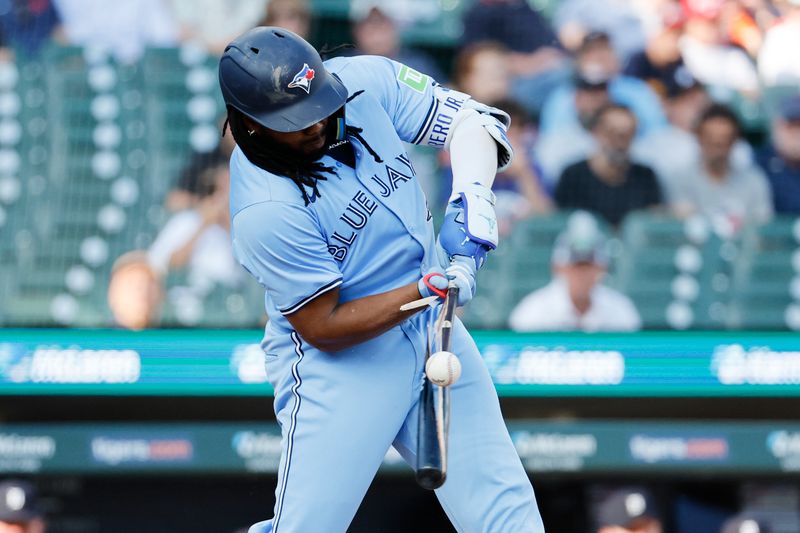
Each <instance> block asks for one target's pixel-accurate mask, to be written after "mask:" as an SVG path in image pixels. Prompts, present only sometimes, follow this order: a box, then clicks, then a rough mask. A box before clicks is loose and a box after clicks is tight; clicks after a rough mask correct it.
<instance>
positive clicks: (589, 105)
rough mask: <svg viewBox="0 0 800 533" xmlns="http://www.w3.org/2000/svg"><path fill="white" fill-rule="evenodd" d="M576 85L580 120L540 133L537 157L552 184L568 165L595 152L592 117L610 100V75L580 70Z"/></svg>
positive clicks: (574, 103)
mask: <svg viewBox="0 0 800 533" xmlns="http://www.w3.org/2000/svg"><path fill="white" fill-rule="evenodd" d="M574 84H575V90H574V93H573V94H574V96H573V105H574V107H575V112H576V114H577V116H578V120H577V121H575V122H574V123H573V122H567V123H565V124H564V125H563V126H560V127H558V128H554V129H553V130H552V131H550V132H547V133H543V132H540V135H539V138H538V141H537V143H536V158H537V161H539V163H540V164H541V165H542V170H543V171H544V178H545V180H547V182H548V183H549V184H550V187H554V186H555V183H557V181H558V178H559V176H561V173H562V172H563V171H564V169H565V168H567V167H568V166H569V165H571V164H573V163H576V162H578V161H580V160H582V159H585V158H587V157H589V155H590V154H591V153H592V152H593V151H594V149H595V142H594V138H593V137H592V134H591V131H590V130H591V124H592V120H593V119H594V117H595V115H596V114H597V112H598V111H599V110H600V109H601V108H602V107H603V106H605V105H607V104H608V103H609V102H610V97H609V94H608V78H606V77H605V76H603V74H602V72H599V73H596V74H594V73H591V72H589V73H586V74H581V73H580V72H578V73H577V74H576V77H575V81H574Z"/></svg>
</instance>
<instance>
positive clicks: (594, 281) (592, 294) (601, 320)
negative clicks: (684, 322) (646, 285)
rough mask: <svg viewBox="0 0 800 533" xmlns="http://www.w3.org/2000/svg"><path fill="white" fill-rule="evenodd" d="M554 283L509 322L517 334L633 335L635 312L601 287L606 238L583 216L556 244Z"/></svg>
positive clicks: (521, 306)
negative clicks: (616, 333)
mask: <svg viewBox="0 0 800 533" xmlns="http://www.w3.org/2000/svg"><path fill="white" fill-rule="evenodd" d="M551 263H552V268H553V280H552V281H551V282H550V283H548V284H547V285H546V286H544V287H543V288H541V289H539V290H536V291H534V292H532V293H531V294H529V295H527V296H526V297H525V298H523V299H522V301H521V302H520V303H519V304H517V306H516V307H515V308H514V310H513V311H512V312H511V316H510V317H509V325H510V326H511V329H513V330H514V331H635V330H638V329H640V328H641V319H640V318H639V313H638V312H637V311H636V307H635V306H634V305H633V303H632V302H631V301H630V300H629V299H628V298H627V297H626V296H625V295H623V294H621V293H619V292H617V291H615V290H614V289H611V288H609V287H606V286H604V285H602V284H600V281H601V280H602V278H603V276H604V275H605V273H606V269H607V268H608V251H607V243H606V240H605V237H603V234H602V233H601V231H600V229H599V227H598V225H597V221H596V220H595V219H594V217H592V215H590V214H588V213H585V212H581V211H578V212H575V213H573V214H572V215H571V216H570V218H569V220H568V222H567V228H566V229H565V230H564V232H563V233H561V234H560V235H559V236H558V238H557V239H556V244H555V247H554V249H553V255H552V260H551Z"/></svg>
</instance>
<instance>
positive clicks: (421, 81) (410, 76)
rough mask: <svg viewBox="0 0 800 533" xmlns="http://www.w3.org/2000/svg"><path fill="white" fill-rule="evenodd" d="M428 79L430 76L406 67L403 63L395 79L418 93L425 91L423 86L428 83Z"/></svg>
mask: <svg viewBox="0 0 800 533" xmlns="http://www.w3.org/2000/svg"><path fill="white" fill-rule="evenodd" d="M428 79H430V78H429V77H428V76H427V75H426V74H423V73H422V72H419V71H417V70H414V69H413V68H410V67H407V66H406V65H403V66H402V67H401V68H400V71H399V72H398V73H397V81H399V82H400V83H402V84H404V85H408V86H409V87H411V88H412V89H414V90H415V91H417V92H418V93H424V92H425V87H426V86H427V85H428Z"/></svg>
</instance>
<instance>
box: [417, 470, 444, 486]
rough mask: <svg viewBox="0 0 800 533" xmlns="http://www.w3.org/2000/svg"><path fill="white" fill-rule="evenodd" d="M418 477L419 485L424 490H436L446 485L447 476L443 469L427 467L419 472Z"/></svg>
mask: <svg viewBox="0 0 800 533" xmlns="http://www.w3.org/2000/svg"><path fill="white" fill-rule="evenodd" d="M416 477H417V484H419V486H420V487H422V488H423V489H427V490H436V489H438V488H439V487H441V486H442V485H444V482H445V480H446V479H447V474H446V473H444V472H442V470H441V468H436V467H430V466H426V467H422V468H419V469H418V470H417V474H416Z"/></svg>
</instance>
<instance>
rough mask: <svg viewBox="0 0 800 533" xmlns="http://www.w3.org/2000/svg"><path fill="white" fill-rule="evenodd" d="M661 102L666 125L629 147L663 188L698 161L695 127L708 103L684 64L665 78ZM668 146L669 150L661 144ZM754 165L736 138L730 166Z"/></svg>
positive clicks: (744, 145)
mask: <svg viewBox="0 0 800 533" xmlns="http://www.w3.org/2000/svg"><path fill="white" fill-rule="evenodd" d="M663 91H664V94H663V98H662V103H663V107H664V111H665V112H666V115H667V120H668V121H669V124H668V125H667V126H666V127H664V128H660V129H658V130H656V131H654V132H652V133H650V134H648V135H646V136H645V137H643V138H641V139H636V140H635V141H634V143H633V146H632V147H631V155H632V157H633V159H634V160H636V161H638V162H640V163H643V164H645V165H647V166H649V167H651V168H652V169H653V170H655V171H656V175H657V176H658V178H659V180H660V181H661V185H662V188H663V187H667V186H668V183H669V182H672V181H675V180H676V179H680V177H681V176H676V173H680V172H682V171H684V169H685V168H686V166H687V165H689V164H691V163H692V162H695V163H696V164H699V160H700V146H699V145H698V143H697V137H696V136H695V134H694V127H695V126H696V124H697V120H698V118H699V117H700V115H701V114H702V113H703V111H704V110H705V109H706V108H707V107H708V106H709V105H710V104H711V98H710V97H709V95H708V91H706V89H705V87H703V85H702V84H700V82H698V81H697V79H696V78H695V77H694V76H692V73H691V72H689V69H687V68H686V67H685V66H681V67H678V68H676V69H675V70H674V72H673V73H672V76H671V77H669V78H667V79H665V80H664V87H663ZM665 146H668V147H669V150H665V149H664V147H665ZM752 164H753V149H752V148H751V147H750V145H749V144H748V143H747V142H746V141H744V140H743V139H738V140H737V141H736V143H735V144H734V146H733V150H732V152H731V165H732V166H733V167H736V168H747V167H749V166H751V165H752Z"/></svg>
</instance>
